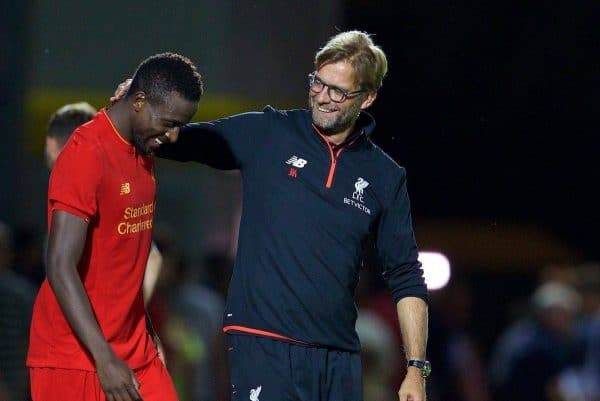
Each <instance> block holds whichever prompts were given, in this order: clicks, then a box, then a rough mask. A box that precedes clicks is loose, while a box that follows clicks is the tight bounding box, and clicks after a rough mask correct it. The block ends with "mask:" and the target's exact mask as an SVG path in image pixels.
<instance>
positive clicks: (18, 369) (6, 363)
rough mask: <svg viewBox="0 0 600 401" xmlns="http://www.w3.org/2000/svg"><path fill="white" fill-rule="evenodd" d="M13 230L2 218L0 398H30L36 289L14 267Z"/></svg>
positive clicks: (13, 400) (18, 400) (1, 400)
mask: <svg viewBox="0 0 600 401" xmlns="http://www.w3.org/2000/svg"><path fill="white" fill-rule="evenodd" d="M13 255H14V253H13V233H12V230H11V228H10V227H9V226H8V225H7V224H5V223H4V222H2V221H0V401H26V400H29V380H28V372H27V368H26V367H25V363H24V361H25V356H26V355H27V340H28V337H29V336H28V330H29V323H30V321H31V312H32V309H33V300H34V297H35V288H34V286H33V285H31V283H30V282H29V281H28V280H27V279H26V278H25V277H22V276H21V275H19V274H18V273H17V272H16V271H15V269H14V268H13Z"/></svg>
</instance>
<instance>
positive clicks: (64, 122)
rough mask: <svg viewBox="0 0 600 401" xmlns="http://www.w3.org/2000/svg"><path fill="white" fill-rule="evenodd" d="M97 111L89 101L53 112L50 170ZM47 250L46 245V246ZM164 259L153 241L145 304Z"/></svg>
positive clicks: (48, 151) (49, 136)
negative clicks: (73, 134) (69, 141)
mask: <svg viewBox="0 0 600 401" xmlns="http://www.w3.org/2000/svg"><path fill="white" fill-rule="evenodd" d="M96 113H97V111H96V109H95V108H94V107H92V105H90V104H89V103H87V102H77V103H69V104H65V105H63V106H61V107H59V108H58V110H56V111H55V112H54V113H52V116H50V120H49V121H48V130H47V131H46V148H45V152H44V153H45V156H46V165H47V166H48V168H49V169H50V170H52V167H53V166H54V163H56V159H57V158H58V155H60V152H62V150H63V148H64V147H65V145H66V144H67V140H68V139H69V138H70V137H71V134H72V133H73V131H75V129H77V128H78V127H79V126H80V125H83V124H85V123H87V122H88V121H90V120H91V119H92V118H94V116H95V115H96ZM45 251H46V247H44V252H45ZM162 260H163V257H162V254H161V253H160V251H159V250H158V247H157V246H156V244H154V243H152V246H151V247H150V254H149V255H148V262H147V263H146V272H145V273H144V305H147V304H148V302H149V301H150V298H151V297H152V294H153V293H154V289H155V287H156V282H157V280H158V276H159V274H160V270H161V268H162Z"/></svg>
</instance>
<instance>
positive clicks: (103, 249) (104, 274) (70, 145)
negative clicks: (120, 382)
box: [27, 110, 157, 370]
mask: <svg viewBox="0 0 600 401" xmlns="http://www.w3.org/2000/svg"><path fill="white" fill-rule="evenodd" d="M153 165H154V161H153V158H152V157H146V156H140V155H138V154H137V153H136V151H135V148H134V147H133V146H132V145H131V144H130V143H129V142H127V141H125V139H123V137H121V135H120V134H119V133H118V132H117V130H116V129H115V127H114V126H113V124H112V123H111V121H110V119H109V117H108V115H107V114H106V111H105V110H101V111H100V112H99V113H98V114H97V115H96V116H95V117H94V119H93V120H91V121H90V122H88V123H86V124H84V125H83V126H81V127H80V128H78V129H77V130H76V131H75V132H74V133H73V135H72V136H71V138H70V139H69V141H68V142H67V144H66V146H65V148H64V150H63V151H62V153H61V154H60V156H59V158H58V160H57V161H56V164H55V166H54V169H53V171H52V174H51V176H50V184H49V189H48V222H49V224H50V223H51V220H52V212H53V211H54V210H63V211H65V212H68V213H71V214H73V215H75V216H78V217H80V218H82V219H84V220H86V221H87V222H88V231H87V239H86V243H85V247H84V249H83V253H82V256H81V260H80V262H79V264H78V270H79V274H80V276H81V280H82V282H83V285H84V287H85V290H86V292H87V295H88V298H89V300H90V303H91V305H92V309H93V311H94V314H95V317H96V320H97V321H98V324H99V325H100V328H101V330H102V332H103V333H104V337H105V338H106V340H107V341H108V342H109V343H110V345H111V346H112V348H113V350H114V351H115V353H116V355H117V356H118V357H119V358H121V359H123V360H124V361H125V362H126V363H127V365H128V366H129V367H130V368H131V369H136V368H138V367H141V366H143V365H145V364H147V363H148V362H150V361H151V359H152V358H154V357H155V356H156V353H157V351H156V348H155V346H154V343H153V342H152V339H151V338H150V336H149V335H148V333H147V331H146V320H145V312H144V301H143V295H142V282H143V278H144V271H145V267H146V261H147V259H148V253H149V251H150V243H151V239H152V224H153V219H154V207H155V194H156V184H155V182H154V172H153ZM27 366H30V367H56V368H68V369H83V370H95V365H94V362H93V359H92V358H91V355H90V354H89V353H88V352H87V350H86V349H85V348H84V346H83V345H82V343H81V342H80V341H79V340H78V339H77V337H76V335H75V333H74V332H73V330H72V329H71V326H70V325H69V323H68V322H67V320H66V318H65V316H64V314H63V312H62V310H61V308H60V306H59V304H58V302H57V300H56V297H55V295H54V292H53V291H52V288H51V287H50V285H49V283H48V280H47V279H46V280H45V281H44V283H43V284H42V286H41V288H40V291H39V293H38V295H37V298H36V301H35V306H34V311H33V318H32V322H31V331H30V344H29V353H28V356H27Z"/></svg>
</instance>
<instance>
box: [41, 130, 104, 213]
mask: <svg viewBox="0 0 600 401" xmlns="http://www.w3.org/2000/svg"><path fill="white" fill-rule="evenodd" d="M73 135H74V136H73V138H71V140H70V141H69V142H67V145H66V146H65V148H64V149H63V151H62V152H61V154H60V156H59V157H58V159H57V160H56V163H55V165H54V168H53V169H52V174H51V175H50V183H49V185H48V204H49V207H50V212H52V211H54V210H63V211H65V212H68V213H71V214H74V215H75V216H77V217H80V218H82V219H84V220H85V221H88V222H89V221H91V220H92V219H93V217H94V216H95V214H96V211H97V209H98V203H97V197H96V195H97V189H98V185H99V183H100V180H101V177H102V166H103V163H102V158H101V157H100V148H99V147H98V146H97V145H94V144H93V143H89V142H87V141H86V140H83V139H82V138H81V137H78V136H77V135H76V134H73Z"/></svg>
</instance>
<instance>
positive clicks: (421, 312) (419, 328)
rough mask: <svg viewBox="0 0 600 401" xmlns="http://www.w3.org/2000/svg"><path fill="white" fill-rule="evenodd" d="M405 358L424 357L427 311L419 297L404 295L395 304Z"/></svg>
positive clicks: (420, 358) (425, 305)
mask: <svg viewBox="0 0 600 401" xmlns="http://www.w3.org/2000/svg"><path fill="white" fill-rule="evenodd" d="M396 311H397V313H398V322H399V324H400V331H401V333H402V342H403V344H404V351H405V355H406V360H407V361H408V360H411V359H419V360H424V359H425V358H426V349H427V333H428V312H427V304H426V303H425V301H423V300H422V299H421V298H416V297H405V298H402V299H400V300H399V301H398V303H397V304H396Z"/></svg>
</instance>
